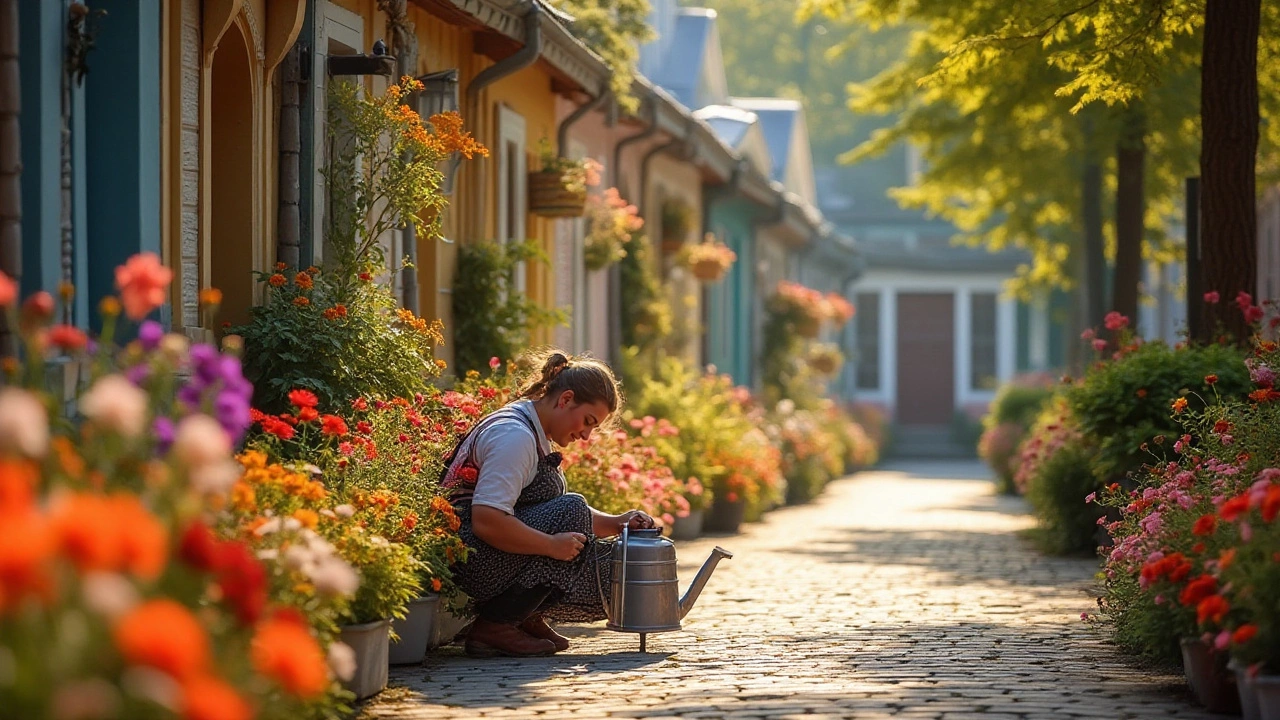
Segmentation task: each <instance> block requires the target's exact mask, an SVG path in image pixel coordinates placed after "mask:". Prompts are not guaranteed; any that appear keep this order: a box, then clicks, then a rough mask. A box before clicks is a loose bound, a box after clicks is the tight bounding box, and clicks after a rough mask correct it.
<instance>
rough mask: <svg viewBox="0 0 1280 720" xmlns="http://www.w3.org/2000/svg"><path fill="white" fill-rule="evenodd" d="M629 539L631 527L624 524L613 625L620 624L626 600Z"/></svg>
mask: <svg viewBox="0 0 1280 720" xmlns="http://www.w3.org/2000/svg"><path fill="white" fill-rule="evenodd" d="M630 539H631V527H630V526H629V525H625V526H623V528H622V577H620V578H619V579H618V618H617V619H616V620H614V621H613V624H614V625H621V624H622V622H623V617H624V616H623V614H622V609H623V606H624V605H625V603H626V601H627V542H628V541H629V540H630Z"/></svg>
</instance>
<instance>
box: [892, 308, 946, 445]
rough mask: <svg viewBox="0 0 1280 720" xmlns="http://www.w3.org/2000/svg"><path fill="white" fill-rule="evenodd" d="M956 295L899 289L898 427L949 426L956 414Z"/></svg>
mask: <svg viewBox="0 0 1280 720" xmlns="http://www.w3.org/2000/svg"><path fill="white" fill-rule="evenodd" d="M954 306H955V296H954V295H953V294H951V293H898V322H897V325H898V345H897V356H898V361H897V365H898V389H897V410H896V420H897V423H898V424H899V425H948V424H950V423H951V420H952V416H953V415H954V414H955V395H956V392H955V390H956V373H955V355H956V354H955V312H954Z"/></svg>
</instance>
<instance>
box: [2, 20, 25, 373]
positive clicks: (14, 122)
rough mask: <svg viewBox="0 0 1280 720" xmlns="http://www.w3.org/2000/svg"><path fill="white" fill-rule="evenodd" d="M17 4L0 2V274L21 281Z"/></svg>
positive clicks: (8, 333) (6, 332)
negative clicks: (2, 273) (1, 272)
mask: <svg viewBox="0 0 1280 720" xmlns="http://www.w3.org/2000/svg"><path fill="white" fill-rule="evenodd" d="M21 109H22V90H21V87H20V84H19V82H18V0H0V271H3V272H4V274H5V275H8V276H9V277H10V279H12V280H13V281H14V282H15V283H19V286H21V285H20V281H21V279H22V140H21V129H20V127H19V125H18V112H19V111H20V110H21ZM7 318H8V315H7V314H4V313H0V355H5V356H9V357H11V356H13V355H15V354H17V349H18V343H17V338H16V337H15V336H14V334H13V331H12V329H11V328H10V327H9V322H8V319H7Z"/></svg>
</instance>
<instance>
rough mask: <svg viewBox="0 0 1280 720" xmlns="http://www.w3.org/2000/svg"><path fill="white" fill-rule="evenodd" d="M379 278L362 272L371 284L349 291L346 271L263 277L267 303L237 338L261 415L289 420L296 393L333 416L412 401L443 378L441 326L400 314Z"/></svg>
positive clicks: (280, 271)
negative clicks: (360, 400)
mask: <svg viewBox="0 0 1280 720" xmlns="http://www.w3.org/2000/svg"><path fill="white" fill-rule="evenodd" d="M372 272H373V271H370V270H367V269H366V270H362V271H360V272H359V277H360V278H363V279H360V280H359V282H358V283H357V284H355V285H351V286H348V287H345V288H342V287H339V285H340V284H342V283H343V278H345V271H344V270H342V269H336V270H335V271H334V272H333V274H330V273H329V272H328V271H325V272H321V271H320V270H319V269H318V268H308V269H307V270H305V271H302V272H293V271H292V270H291V269H289V268H287V267H284V266H283V265H282V264H281V265H277V266H276V271H275V272H273V273H258V282H259V283H261V284H262V285H263V286H264V288H263V290H264V297H265V302H264V303H263V304H262V305H260V306H258V307H255V308H253V310H252V311H251V319H250V321H249V324H247V325H244V326H241V327H237V328H233V329H232V330H231V332H233V333H235V334H237V335H239V336H240V337H241V338H243V341H244V346H245V370H246V373H247V374H248V375H249V377H250V379H251V380H253V382H254V405H255V406H256V407H258V408H261V409H263V410H266V411H268V412H274V413H280V412H284V411H285V410H286V409H287V408H288V406H289V403H288V394H289V392H290V391H292V390H296V389H304V390H308V391H310V392H313V393H315V394H316V395H317V396H318V397H319V399H320V407H321V408H323V409H324V410H326V411H330V412H332V411H334V410H336V409H339V408H344V407H347V406H348V404H349V403H350V402H351V401H352V400H354V399H355V398H357V397H361V396H366V395H378V396H383V397H403V396H412V395H413V394H414V393H415V392H419V391H421V390H424V389H426V387H427V386H428V383H429V381H430V380H431V379H432V378H434V377H437V376H438V375H439V374H440V370H441V364H442V362H441V363H438V362H437V361H436V359H435V347H436V346H437V345H440V344H442V343H443V342H444V337H443V335H442V330H443V326H442V325H441V323H440V321H438V320H436V321H432V322H428V321H426V320H424V319H422V318H419V317H416V316H415V315H414V314H413V313H411V312H409V311H408V310H405V309H403V308H400V307H399V303H398V301H397V299H396V297H395V294H394V293H393V292H392V291H391V289H390V287H388V286H386V285H383V284H379V283H377V282H375V281H374V277H373V275H372Z"/></svg>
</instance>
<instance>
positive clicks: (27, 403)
mask: <svg viewBox="0 0 1280 720" xmlns="http://www.w3.org/2000/svg"><path fill="white" fill-rule="evenodd" d="M0 447H3V448H4V449H6V450H17V451H18V452H20V453H22V454H23V455H26V456H27V457H34V458H39V457H44V454H45V453H46V452H48V450H49V414H48V412H46V411H45V409H44V404H43V403H41V402H40V400H39V398H37V397H36V396H35V395H33V394H31V393H29V392H27V391H26V390H19V389H17V388H11V387H10V388H5V389H3V390H0Z"/></svg>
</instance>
